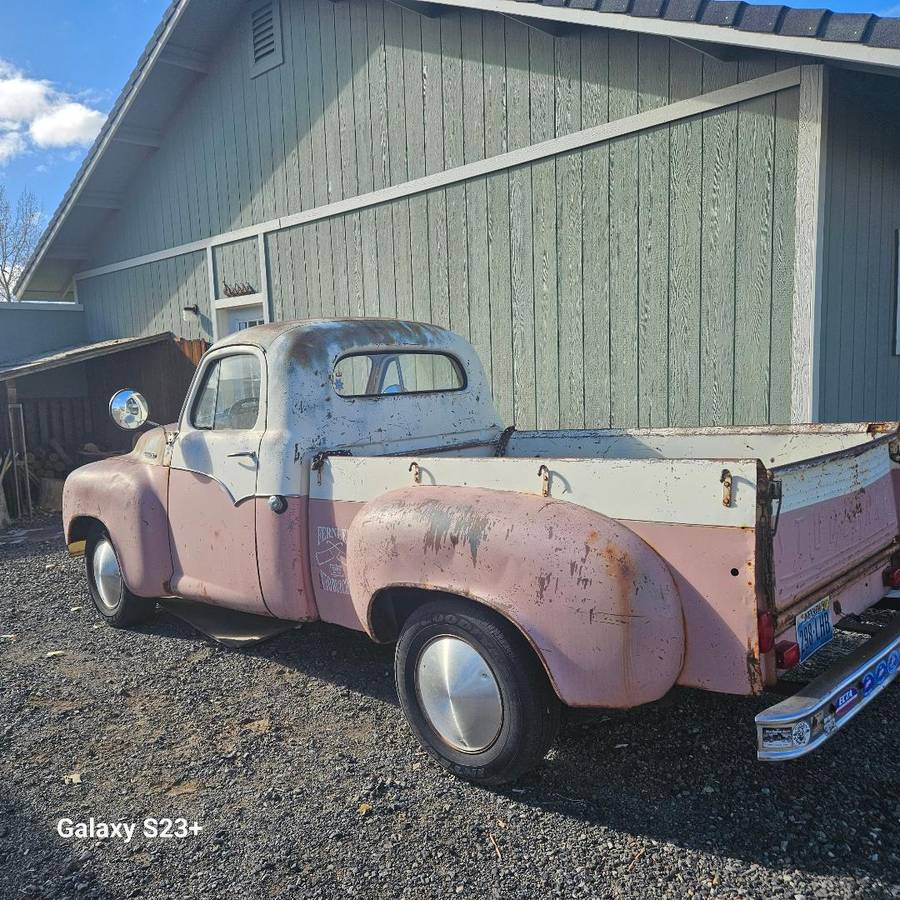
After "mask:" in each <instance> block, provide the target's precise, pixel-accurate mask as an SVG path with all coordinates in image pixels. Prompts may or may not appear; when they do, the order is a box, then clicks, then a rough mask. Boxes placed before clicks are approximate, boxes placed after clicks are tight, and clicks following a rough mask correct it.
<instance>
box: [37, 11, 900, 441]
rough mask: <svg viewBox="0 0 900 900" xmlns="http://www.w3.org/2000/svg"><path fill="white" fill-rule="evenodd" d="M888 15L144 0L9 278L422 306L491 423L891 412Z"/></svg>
mask: <svg viewBox="0 0 900 900" xmlns="http://www.w3.org/2000/svg"><path fill="white" fill-rule="evenodd" d="M898 74H900V19H887V18H878V17H876V16H871V15H858V14H840V13H830V12H826V11H822V10H807V9H792V8H788V7H784V6H752V5H747V4H745V3H741V2H732V0H538V2H523V0H444V2H441V3H433V2H424V0H392V2H385V0H334V2H332V0H254V2H247V0H216V2H212V0H174V2H172V4H171V6H170V7H169V8H168V10H167V11H166V13H165V16H164V18H163V21H162V22H161V24H160V25H159V27H158V29H157V31H156V33H155V34H154V35H153V38H152V40H151V41H150V43H149V45H148V46H147V49H146V51H145V52H144V54H143V56H142V57H141V59H140V60H139V62H138V65H137V68H136V69H135V71H134V73H133V75H132V76H131V78H130V80H129V82H128V84H127V85H126V87H125V89H124V90H123V92H122V94H121V96H120V98H119V100H118V101H117V103H116V105H115V108H114V109H113V111H112V113H111V115H110V117H109V120H108V122H107V124H106V126H105V128H104V129H103V131H102V133H101V134H100V136H99V137H98V138H97V141H96V143H95V145H94V147H93V148H92V150H91V152H90V153H89V155H88V157H87V159H86V160H85V163H84V165H83V166H82V168H81V170H80V172H79V173H78V175H77V177H76V178H75V180H74V182H73V184H72V186H71V188H70V189H69V191H68V193H67V194H66V196H65V198H64V200H63V201H62V203H61V205H60V207H59V209H58V210H57V212H56V214H55V215H54V217H53V219H52V221H51V222H50V225H49V227H48V228H47V231H46V233H45V234H44V236H43V238H42V240H41V242H40V245H39V247H38V249H37V251H36V253H35V255H34V257H33V258H32V259H31V261H30V262H29V264H28V266H27V268H26V270H25V272H24V274H23V276H22V278H21V281H20V284H19V293H20V296H21V297H23V298H24V299H39V300H47V299H54V300H75V301H77V302H78V303H80V304H81V305H82V306H83V307H84V318H85V328H86V340H88V341H92V342H98V341H106V340H112V339H119V338H125V337H129V338H133V337H141V336H144V335H152V334H156V333H159V332H163V331H171V332H173V333H175V334H177V335H180V336H182V337H184V338H188V339H205V340H214V339H216V338H217V337H219V336H222V335H224V334H226V333H228V332H231V331H234V330H238V329H241V328H244V327H247V326H249V325H252V324H254V323H256V322H267V321H270V320H274V319H282V318H293V317H309V316H312V317H315V316H335V315H339V316H346V315H352V316H361V315H382V316H394V315H397V316H403V317H411V318H415V319H420V320H424V321H432V322H436V323H438V324H441V325H445V326H450V327H451V328H453V329H454V330H455V331H457V332H459V333H461V334H463V335H464V336H466V337H468V338H469V339H470V340H471V341H472V342H473V343H474V345H475V347H476V348H477V350H478V351H479V353H480V354H481V356H482V358H483V359H484V361H485V364H486V366H487V369H488V372H489V375H490V378H491V382H492V387H493V391H494V394H495V396H496V399H497V402H498V406H499V408H500V410H501V412H502V414H503V416H504V417H505V418H506V420H507V421H510V422H515V423H516V424H517V425H519V426H520V427H523V428H533V427H545V428H555V427H576V428H577V427H582V426H587V427H592V426H609V425H612V426H623V427H628V426H647V425H650V426H675V425H681V426H690V425H727V424H744V423H765V422H773V423H780V422H788V421H815V420H860V419H886V418H898V417H900V391H898V379H900V356H898V355H897V354H898V343H900V329H898V324H897V318H896V307H897V301H898V285H897V233H898V231H897V230H898V227H900V117H898V116H897V114H896V110H897V109H898V108H900V81H898V79H897V75H898Z"/></svg>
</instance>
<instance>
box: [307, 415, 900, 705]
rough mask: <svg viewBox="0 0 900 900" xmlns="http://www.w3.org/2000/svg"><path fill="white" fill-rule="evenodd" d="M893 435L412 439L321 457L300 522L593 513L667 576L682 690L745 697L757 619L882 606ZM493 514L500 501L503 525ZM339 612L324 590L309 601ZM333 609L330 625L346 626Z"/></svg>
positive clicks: (760, 675)
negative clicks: (415, 505) (452, 489)
mask: <svg viewBox="0 0 900 900" xmlns="http://www.w3.org/2000/svg"><path fill="white" fill-rule="evenodd" d="M896 431H897V423H890V424H886V425H878V426H869V425H867V424H859V425H850V426H847V425H840V426H829V425H821V426H818V425H817V426H784V427H766V428H704V429H657V430H633V431H615V430H592V431H591V430H584V431H552V432H548V431H523V432H518V431H515V432H512V433H505V434H504V435H503V436H502V437H501V436H500V435H494V436H492V437H491V438H489V439H486V438H485V437H483V436H482V437H480V438H479V437H477V436H472V435H464V436H459V437H457V438H455V439H448V440H447V441H446V443H445V444H444V445H443V446H439V447H434V446H427V447H423V448H421V450H419V451H418V452H417V450H416V448H415V447H411V446H409V444H408V443H407V444H406V445H405V446H396V445H383V446H379V447H372V448H366V451H364V452H370V453H371V455H365V456H361V455H359V453H360V450H359V449H358V448H354V449H352V450H351V451H350V452H351V453H352V454H353V455H349V456H329V457H327V458H326V459H324V460H323V463H322V465H321V466H320V467H319V468H318V470H317V472H316V473H315V475H314V476H313V477H312V479H311V484H310V524H311V526H312V531H313V533H316V531H315V530H316V529H317V528H324V529H325V531H324V532H322V533H324V534H339V533H344V534H345V533H346V529H347V528H348V527H349V526H350V524H351V523H352V521H353V518H354V517H355V515H356V513H357V512H358V511H359V509H360V508H361V507H362V506H363V505H364V504H365V503H367V502H369V501H373V500H375V499H376V498H378V497H379V496H381V495H383V494H385V493H386V492H390V491H392V490H395V489H400V488H406V487H408V486H410V485H411V484H413V483H418V484H421V485H422V486H425V487H427V486H441V487H444V486H454V485H455V486H461V487H462V486H464V487H472V488H481V489H486V490H491V491H501V492H503V491H512V492H516V493H530V494H539V495H540V494H542V493H544V494H545V495H546V496H548V497H550V498H552V499H554V500H559V501H562V502H568V503H573V504H577V505H579V506H583V507H586V508H587V509H590V510H595V511H596V512H598V513H601V514H602V515H603V516H605V517H608V518H610V519H614V520H616V521H617V522H619V523H621V524H622V525H624V526H625V527H626V528H628V529H630V530H631V531H633V532H634V533H636V534H637V535H639V536H640V537H641V538H642V539H643V540H644V541H645V542H646V543H647V544H649V545H650V546H651V547H652V548H653V549H654V550H656V552H657V553H658V554H659V556H661V557H662V558H663V560H665V562H666V563H667V564H668V566H669V568H670V569H671V571H672V573H673V575H674V577H675V582H676V585H677V587H678V591H679V594H680V599H681V604H682V609H683V613H684V617H685V628H686V633H687V635H688V640H687V650H686V656H685V660H684V667H683V670H682V673H681V676H680V678H679V682H680V683H681V684H685V685H690V686H695V687H701V688H705V689H709V690H717V691H725V692H729V693H738V694H747V693H755V692H758V691H760V690H761V689H762V688H763V686H764V683H765V682H767V681H771V680H773V679H774V678H775V677H776V672H775V671H774V668H773V666H774V662H773V661H772V660H769V661H768V662H767V661H766V660H763V659H761V654H760V653H759V650H758V637H757V635H758V625H757V619H758V615H759V613H760V612H763V611H766V610H770V611H772V612H773V613H774V614H776V615H777V617H778V618H777V628H778V631H779V634H780V635H781V636H783V637H785V638H788V639H793V631H792V629H793V627H794V619H795V617H796V615H797V614H798V613H799V612H802V608H803V604H804V603H806V602H807V601H808V602H810V603H812V602H813V600H814V599H815V598H816V597H817V596H819V594H821V593H822V592H823V591H824V592H825V593H827V591H828V589H829V585H831V586H833V587H834V599H838V598H841V597H842V598H844V601H845V602H844V606H843V609H844V613H851V612H858V611H860V610H861V609H864V608H866V607H868V606H869V605H871V604H872V603H875V602H877V600H878V599H879V598H880V596H881V593H882V592H881V585H880V574H879V571H878V566H880V565H882V564H883V563H884V561H885V560H886V559H888V558H889V556H890V554H891V553H892V552H893V550H894V549H895V548H894V541H895V538H896V536H897V532H898V525H897V504H896V501H895V497H894V487H893V480H892V479H894V478H895V477H896V476H895V475H894V474H893V470H894V468H896V467H895V466H893V465H892V462H891V458H890V455H889V444H890V442H891V440H892V439H893V436H894V435H895V434H896ZM497 454H502V455H497ZM416 479H418V481H417V482H416ZM726 480H727V482H728V484H727V485H726V483H725V482H726ZM502 506H503V504H502V498H498V504H497V515H498V517H502V515H503V510H502ZM328 529H331V531H329V530H328ZM867 565H868V568H866V566H867ZM314 568H315V565H314ZM842 578H843V579H844V581H845V582H846V583H842ZM314 579H316V580H318V582H319V584H320V585H322V584H326V585H332V586H333V584H334V580H333V579H329V578H324V577H322V576H321V574H320V573H316V572H314ZM817 592H819V593H818V594H817ZM332 593H333V592H332ZM342 602H343V603H345V604H346V598H343V599H342V598H340V597H337V596H333V595H332V594H330V593H329V592H328V591H324V592H323V596H322V598H321V599H320V601H319V605H320V608H323V609H325V610H328V609H329V608H337V607H341V603H342ZM837 608H838V610H840V609H841V608H842V607H841V605H840V603H839V604H838V607H837ZM341 610H342V611H341V612H340V613H339V614H337V616H336V617H335V618H334V621H338V622H340V623H341V624H348V621H347V619H348V617H350V616H351V613H350V612H348V608H347V607H346V606H344V607H341ZM840 614H841V613H840V612H836V613H835V614H834V615H835V616H836V617H839V616H840ZM323 617H325V618H327V617H328V613H327V612H326V613H324V614H323Z"/></svg>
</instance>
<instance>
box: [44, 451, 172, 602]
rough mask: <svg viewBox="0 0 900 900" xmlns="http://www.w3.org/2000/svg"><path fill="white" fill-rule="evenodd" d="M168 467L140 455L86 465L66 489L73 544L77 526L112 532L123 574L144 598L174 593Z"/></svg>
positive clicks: (65, 517) (67, 524)
mask: <svg viewBox="0 0 900 900" xmlns="http://www.w3.org/2000/svg"><path fill="white" fill-rule="evenodd" d="M168 480H169V469H168V467H167V466H162V465H153V464H150V463H145V462H142V461H141V460H140V459H138V458H137V457H136V456H135V455H134V454H130V455H128V456H116V457H112V458H111V459H104V460H100V461H99V462H94V463H89V464H88V465H86V466H81V467H80V468H78V469H76V470H75V471H74V472H72V474H71V475H69V477H68V478H67V479H66V483H65V487H64V488H63V503H62V507H63V529H64V531H65V535H66V542H67V543H71V542H72V540H73V528H74V527H76V526H75V523H76V522H78V521H82V522H83V521H84V520H85V519H96V520H97V521H99V522H100V523H102V525H103V527H104V528H106V530H107V531H108V532H109V535H110V537H111V538H112V542H113V545H114V546H115V548H116V555H117V556H118V557H119V565H120V566H121V567H122V575H123V577H124V579H125V583H126V584H127V585H128V588H129V590H130V591H131V592H132V593H134V594H137V595H138V596H139V597H161V596H163V595H165V594H167V593H168V582H169V580H170V579H171V577H172V555H171V553H170V551H169V526H168V521H167V518H166V495H167V490H168Z"/></svg>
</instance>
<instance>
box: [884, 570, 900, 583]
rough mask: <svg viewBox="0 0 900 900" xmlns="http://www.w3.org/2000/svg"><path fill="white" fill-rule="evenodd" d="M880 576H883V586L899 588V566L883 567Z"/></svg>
mask: <svg viewBox="0 0 900 900" xmlns="http://www.w3.org/2000/svg"><path fill="white" fill-rule="evenodd" d="M882 577H883V578H884V586H885V587H889V588H900V566H897V567H895V568H892V569H885V570H884V574H883V576H882Z"/></svg>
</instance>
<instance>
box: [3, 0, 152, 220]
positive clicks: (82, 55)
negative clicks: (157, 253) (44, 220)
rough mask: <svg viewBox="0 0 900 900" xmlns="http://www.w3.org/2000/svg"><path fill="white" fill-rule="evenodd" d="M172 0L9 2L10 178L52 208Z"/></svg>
mask: <svg viewBox="0 0 900 900" xmlns="http://www.w3.org/2000/svg"><path fill="white" fill-rule="evenodd" d="M167 5H168V0H30V2H29V0H2V2H0V183H2V184H5V185H6V189H7V193H8V194H9V196H10V197H11V198H13V199H14V198H15V197H16V196H17V195H18V194H19V192H20V191H21V190H22V189H23V188H24V187H28V188H29V189H30V190H31V191H33V192H34V193H35V194H36V195H37V197H38V200H39V201H40V203H41V206H42V208H43V213H44V215H45V217H49V216H50V215H52V213H53V211H54V210H55V209H56V206H57V204H58V203H59V201H60V199H61V198H62V196H63V194H64V193H65V191H66V188H67V187H68V186H69V183H70V182H71V180H72V177H73V176H74V174H75V172H76V171H77V170H78V166H79V165H80V163H81V161H82V159H83V158H84V155H85V153H86V152H87V149H88V147H89V146H90V143H91V141H92V139H93V136H94V135H95V134H96V131H97V129H98V128H99V127H100V125H101V124H102V122H103V119H104V118H105V115H106V113H108V112H109V110H110V108H111V107H112V105H113V103H114V102H115V99H116V97H117V96H118V94H119V91H120V90H121V89H122V86H123V85H124V84H125V81H126V79H127V78H128V76H129V74H130V73H131V70H132V69H133V68H134V65H135V63H136V62H137V59H138V57H139V56H140V54H141V51H142V50H143V49H144V46H145V45H146V43H147V41H148V40H149V38H150V35H151V34H152V33H153V30H154V28H156V26H157V24H158V23H159V21H160V19H161V18H162V14H163V11H164V10H165V8H166V6H167Z"/></svg>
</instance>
